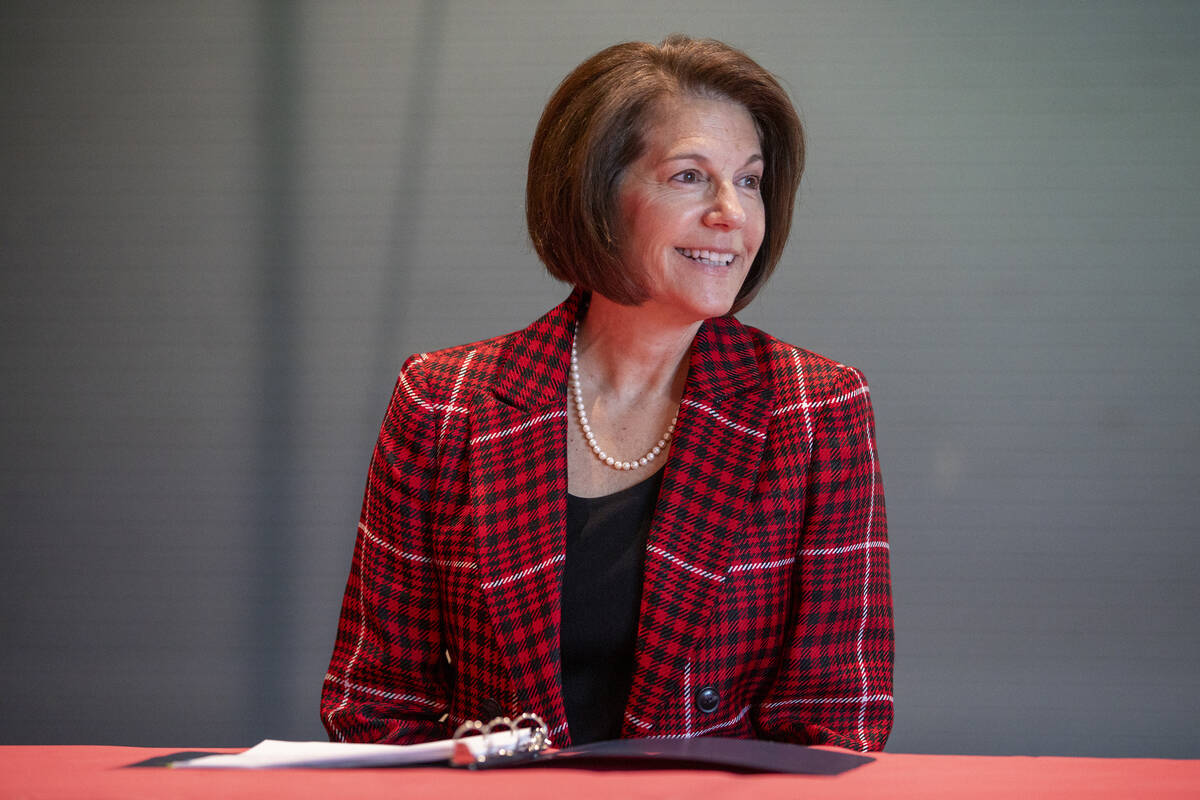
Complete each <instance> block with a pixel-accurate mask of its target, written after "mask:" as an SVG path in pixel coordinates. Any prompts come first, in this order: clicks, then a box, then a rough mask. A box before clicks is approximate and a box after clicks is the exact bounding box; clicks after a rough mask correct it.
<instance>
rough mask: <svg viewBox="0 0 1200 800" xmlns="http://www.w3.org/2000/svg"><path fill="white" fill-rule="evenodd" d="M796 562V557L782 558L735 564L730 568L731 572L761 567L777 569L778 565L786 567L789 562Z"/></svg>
mask: <svg viewBox="0 0 1200 800" xmlns="http://www.w3.org/2000/svg"><path fill="white" fill-rule="evenodd" d="M794 563H796V559H795V557H791V558H781V559H779V560H778V561H756V562H754V563H753V564H734V565H733V566H732V567H730V568H729V571H730V572H751V571H757V570H760V569H775V568H776V567H786V566H788V565H789V564H794Z"/></svg>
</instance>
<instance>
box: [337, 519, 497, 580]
mask: <svg viewBox="0 0 1200 800" xmlns="http://www.w3.org/2000/svg"><path fill="white" fill-rule="evenodd" d="M358 529H359V530H360V531H362V533H363V536H365V537H366V538H368V539H370V540H371V541H372V542H374V543H375V544H377V545H379V546H380V547H382V548H383V549H384V550H387V551H388V552H390V553H391V554H392V555H395V556H399V557H400V558H403V559H405V560H407V561H416V562H417V563H418V564H434V565H436V566H439V567H453V568H456V569H478V568H479V565H478V564H476V563H475V562H474V561H446V560H444V559H439V558H429V557H428V556H422V555H418V554H417V553H409V552H406V551H404V550H401V549H399V548H398V547H395V546H393V545H392V544H391V543H389V542H386V541H384V540H383V539H381V538H379V537H378V536H376V535H375V534H374V533H373V532H372V531H371V530H370V529H369V528H368V527H367V526H366V524H365V523H362V522H360V523H358Z"/></svg>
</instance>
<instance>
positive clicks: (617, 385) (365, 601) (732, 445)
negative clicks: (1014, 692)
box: [322, 36, 893, 749]
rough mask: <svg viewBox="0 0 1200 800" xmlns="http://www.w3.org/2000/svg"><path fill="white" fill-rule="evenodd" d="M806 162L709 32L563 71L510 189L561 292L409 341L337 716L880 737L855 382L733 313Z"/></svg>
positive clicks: (422, 724)
mask: <svg viewBox="0 0 1200 800" xmlns="http://www.w3.org/2000/svg"><path fill="white" fill-rule="evenodd" d="M803 156H804V149H803V135H802V130H801V127H800V121H799V119H798V118H797V116H796V113H795V110H794V109H793V107H792V104H791V102H790V100H789V99H788V97H787V94H786V93H785V92H784V91H783V89H782V88H781V87H780V86H779V84H778V82H777V81H776V80H775V79H774V78H773V77H772V76H771V75H770V74H769V73H768V72H766V71H765V70H764V69H763V68H762V67H760V66H759V65H758V64H756V63H755V62H754V61H753V60H751V59H750V58H749V57H748V56H746V55H745V54H744V53H742V52H740V51H738V50H735V49H733V48H731V47H729V46H727V45H724V44H722V43H720V42H715V41H712V40H695V39H690V38H687V37H683V36H672V37H670V38H668V39H667V40H665V41H664V42H663V43H662V44H660V45H650V44H645V43H627V44H621V45H615V46H614V47H610V48H608V49H606V50H604V51H601V52H600V53H597V54H596V55H595V56H592V57H591V58H589V59H588V60H586V61H585V62H584V63H583V64H581V65H580V66H579V67H578V68H576V69H575V70H574V71H573V72H572V73H571V74H570V75H569V76H567V78H566V79H565V80H564V81H563V83H562V84H561V85H560V86H559V88H558V90H557V91H556V92H555V93H554V95H553V96H552V97H551V99H550V101H549V103H548V104H547V106H546V109H545V111H544V113H543V115H542V118H541V120H540V122H539V124H538V127H537V131H536V133H535V135H534V139H533V145H532V148H531V153H530V161H529V179H528V186H527V195H526V212H527V219H528V224H529V231H530V236H531V238H532V240H533V243H534V246H535V248H536V249H537V252H538V255H539V256H540V257H541V259H542V261H543V262H544V264H545V265H546V268H547V269H548V270H549V271H550V273H551V274H552V275H554V276H556V277H558V278H560V279H562V280H565V281H567V282H569V283H570V284H572V285H573V286H574V291H573V292H572V294H571V296H570V297H569V298H568V299H567V300H566V301H565V302H563V303H562V304H561V305H559V306H558V307H557V308H555V309H553V310H551V311H550V312H549V313H548V314H546V315H545V316H544V317H542V318H541V319H539V320H538V321H536V322H534V323H533V324H532V325H530V326H529V327H528V328H526V329H524V330H522V331H518V332H516V333H513V334H510V335H508V336H503V337H498V338H495V339H490V340H488V341H485V342H478V343H475V344H470V345H464V346H461V347H456V348H451V349H449V350H444V351H441V352H438V353H431V354H421V355H417V356H413V357H412V358H410V359H409V360H408V362H407V363H406V364H405V367H404V369H403V371H402V373H401V375H400V377H399V380H398V381H397V384H396V390H395V392H394V394H393V397H392V402H391V405H390V406H389V408H388V411H387V415H386V417H385V419H384V422H383V427H382V429H381V431H380V435H379V440H378V443H377V445H376V449H375V455H374V458H373V460H372V463H371V468H370V472H369V475H368V481H367V491H366V496H365V499H364V503H363V511H362V517H361V520H360V522H359V535H358V540H357V543H356V546H355V553H354V561H353V564H352V567H351V573H350V579H349V582H348V584H347V588H346V595H345V601H344V605H343V609H342V615H341V620H340V624H339V627H338V636H337V641H336V644H335V649H334V653H333V659H332V662H331V664H330V668H329V672H328V674H327V675H326V679H325V686H324V691H323V695H322V715H323V718H324V721H325V725H326V727H327V729H328V731H329V733H330V736H331V737H333V738H335V739H346V740H357V741H387V742H417V741H422V740H425V739H432V738H444V737H446V736H447V735H448V734H449V733H450V732H451V731H453V730H454V728H455V727H457V726H458V725H459V724H461V723H462V722H463V721H465V720H470V719H475V718H490V717H492V716H498V715H510V716H516V715H518V714H520V713H521V712H523V711H532V712H535V713H537V714H539V715H540V716H541V717H543V718H544V719H545V720H546V722H547V724H548V726H549V729H550V734H551V737H552V739H553V740H554V742H555V743H556V744H559V745H566V744H580V743H584V742H588V741H594V740H597V739H604V738H616V737H637V736H671V737H690V736H701V735H707V734H711V735H720V736H736V737H759V738H767V739H779V740H785V741H793V742H801V743H827V744H837V745H842V746H845V747H853V748H855V749H876V748H880V747H882V746H883V743H884V741H885V740H886V739H887V735H888V732H889V730H890V728H891V721H892V650H893V648H892V618H891V591H890V582H889V572H888V544H887V523H886V517H885V513H884V501H883V484H882V481H881V479H880V473H879V466H878V459H877V457H876V451H875V442H874V419H873V415H872V410H871V404H870V399H869V393H868V390H867V385H866V382H865V380H864V379H863V376H862V374H861V373H859V372H858V371H857V370H855V369H853V368H851V367H847V366H844V365H842V364H838V363H836V362H834V361H831V360H829V359H826V358H823V357H821V356H818V355H816V354H814V353H811V352H808V351H806V350H803V349H800V348H798V347H794V346H791V345H788V344H784V343H783V342H780V341H779V340H777V339H775V338H773V337H771V336H768V335H767V334H765V333H762V332H761V331H757V330H754V329H753V328H748V327H746V326H744V325H742V324H741V323H739V322H738V321H737V320H736V319H734V318H733V317H732V316H730V314H731V313H732V312H735V311H737V310H738V309H740V308H742V307H744V306H745V305H746V304H747V303H748V302H750V300H751V299H752V298H753V297H754V296H755V294H756V293H757V292H758V291H759V290H760V289H761V287H762V285H763V283H764V282H765V281H766V279H767V277H768V276H769V275H770V274H771V272H772V270H773V269H774V268H775V265H776V263H777V262H778V261H779V257H780V254H781V253H782V250H783V246H784V244H785V242H786V239H787V234H788V230H789V228H790V225H791V214H792V206H793V203H794V200H795V195H796V189H797V186H798V184H799V180H800V174H801V169H802V166H803Z"/></svg>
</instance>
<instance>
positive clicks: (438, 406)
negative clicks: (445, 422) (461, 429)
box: [400, 372, 467, 414]
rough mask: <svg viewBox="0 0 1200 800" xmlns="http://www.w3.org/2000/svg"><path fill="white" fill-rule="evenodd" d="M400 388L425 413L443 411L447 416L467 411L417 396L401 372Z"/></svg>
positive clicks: (406, 377) (461, 407)
mask: <svg viewBox="0 0 1200 800" xmlns="http://www.w3.org/2000/svg"><path fill="white" fill-rule="evenodd" d="M400 388H402V389H403V390H404V393H405V394H406V395H408V398H409V399H410V400H412V401H413V402H414V403H416V404H417V405H419V406H420V407H421V408H423V409H425V410H426V411H445V412H446V413H447V414H452V413H453V414H465V413H466V412H467V409H466V408H464V407H463V406H456V405H453V404H451V403H430V402H429V401H427V400H426V399H425V398H423V397H421V396H420V395H419V394H417V392H416V390H415V389H413V387H412V384H410V383H409V382H408V376H407V375H405V374H404V373H403V372H401V373H400Z"/></svg>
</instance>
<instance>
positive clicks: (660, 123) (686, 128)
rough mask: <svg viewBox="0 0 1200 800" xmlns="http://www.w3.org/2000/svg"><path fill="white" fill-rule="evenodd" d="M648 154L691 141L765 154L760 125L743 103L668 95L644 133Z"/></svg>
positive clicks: (743, 153)
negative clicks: (760, 136) (759, 130)
mask: <svg viewBox="0 0 1200 800" xmlns="http://www.w3.org/2000/svg"><path fill="white" fill-rule="evenodd" d="M643 145H644V146H645V154H646V155H658V156H662V155H666V154H667V153H666V152H664V151H671V150H675V149H677V148H684V147H687V146H689V145H692V146H700V147H704V148H705V149H706V150H707V149H712V148H720V149H728V150H732V151H734V152H733V153H731V155H735V156H742V157H748V156H750V155H753V154H761V151H762V146H761V142H760V140H759V135H758V127H757V126H756V125H755V124H754V118H753V117H751V116H750V112H749V111H747V110H746V107H745V106H743V105H742V104H740V103H737V102H734V101H733V100H728V99H726V98H718V97H697V96H695V95H684V96H682V97H679V96H668V97H665V98H663V99H661V100H659V101H658V102H657V103H655V105H654V108H653V109H652V110H651V112H650V114H649V116H648V119H647V122H646V129H645V132H644V134H643Z"/></svg>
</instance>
